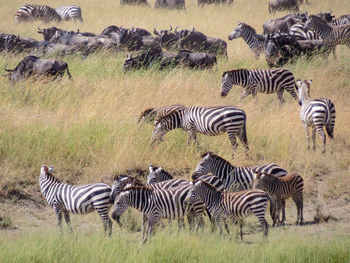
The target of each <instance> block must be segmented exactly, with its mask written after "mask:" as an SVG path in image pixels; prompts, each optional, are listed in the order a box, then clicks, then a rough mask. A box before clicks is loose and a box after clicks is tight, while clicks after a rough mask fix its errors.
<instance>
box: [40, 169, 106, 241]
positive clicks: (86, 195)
mask: <svg viewBox="0 0 350 263" xmlns="http://www.w3.org/2000/svg"><path fill="white" fill-rule="evenodd" d="M39 185H40V189H41V192H42V194H43V195H44V196H45V198H46V200H47V202H48V204H49V205H50V206H51V207H52V208H53V209H54V210H55V213H56V215H57V219H58V225H59V226H60V227H61V222H62V213H63V215H64V219H65V221H66V223H67V224H68V225H69V222H70V218H69V212H71V213H73V214H87V213H91V212H92V211H94V210H96V211H97V213H98V214H99V215H100V217H101V219H102V221H103V223H104V229H105V232H106V233H107V232H108V235H111V233H112V221H111V220H110V219H109V216H108V212H109V209H110V207H111V203H110V201H109V196H110V193H111V187H110V186H109V185H107V184H104V183H94V184H87V185H80V186H76V185H69V184H65V183H62V182H60V181H59V180H58V179H57V178H55V177H54V176H53V175H52V169H50V170H49V169H48V168H47V167H46V166H42V167H41V171H40V177H39Z"/></svg>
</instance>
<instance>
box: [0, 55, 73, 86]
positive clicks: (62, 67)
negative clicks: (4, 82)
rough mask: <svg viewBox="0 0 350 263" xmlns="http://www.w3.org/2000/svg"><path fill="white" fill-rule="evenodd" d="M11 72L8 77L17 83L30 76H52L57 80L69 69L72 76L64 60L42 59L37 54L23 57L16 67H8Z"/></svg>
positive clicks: (69, 75)
mask: <svg viewBox="0 0 350 263" xmlns="http://www.w3.org/2000/svg"><path fill="white" fill-rule="evenodd" d="M4 69H5V71H7V72H9V73H8V74H7V75H8V78H9V81H10V82H11V83H16V82H18V81H21V80H25V79H28V78H30V77H52V80H55V79H56V78H57V77H59V76H60V77H62V76H63V75H64V72H65V71H67V74H68V77H69V78H70V79H71V78H72V76H71V74H70V72H69V70H68V64H67V63H66V62H64V61H62V60H54V59H40V58H38V57H35V56H27V57H25V58H24V59H22V60H21V61H20V62H19V63H18V65H17V67H16V68H15V69H7V68H6V66H5V67H4Z"/></svg>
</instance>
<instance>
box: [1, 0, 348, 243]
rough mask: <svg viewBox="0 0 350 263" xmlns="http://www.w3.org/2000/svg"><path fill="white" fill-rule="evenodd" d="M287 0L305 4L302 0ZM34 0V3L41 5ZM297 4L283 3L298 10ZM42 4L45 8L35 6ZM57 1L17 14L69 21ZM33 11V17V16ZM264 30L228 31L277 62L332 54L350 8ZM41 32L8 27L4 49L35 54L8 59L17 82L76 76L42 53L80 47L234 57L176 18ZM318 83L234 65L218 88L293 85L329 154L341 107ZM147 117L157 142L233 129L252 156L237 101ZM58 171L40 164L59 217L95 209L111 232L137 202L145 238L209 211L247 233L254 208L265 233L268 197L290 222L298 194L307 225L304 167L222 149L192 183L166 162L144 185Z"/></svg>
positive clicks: (180, 58) (344, 38) (185, 63)
mask: <svg viewBox="0 0 350 263" xmlns="http://www.w3.org/2000/svg"><path fill="white" fill-rule="evenodd" d="M280 1H281V0H274V1H270V4H269V9H270V10H273V9H278V8H277V6H278V3H279V2H280ZM157 2H158V1H157ZM159 2H161V1H159ZM166 2H167V3H168V2H169V1H166ZM285 2H290V3H292V4H293V3H296V5H298V3H299V2H300V1H288V0H287V1H285ZM183 3H184V2H183ZM198 3H199V2H198ZM159 5H162V3H159ZM29 6H33V9H31V8H29ZM291 6H292V7H290V6H289V5H288V6H284V7H283V8H285V9H288V8H294V7H293V5H291ZM35 8H37V9H38V10H36V11H34V10H35ZM58 9H59V8H58ZM58 9H56V13H57V14H60V15H59V16H56V14H55V13H54V12H53V11H55V10H54V9H52V8H51V9H45V10H46V11H45V14H46V15H49V16H52V18H47V17H43V15H42V14H40V10H41V9H40V8H39V7H38V6H35V5H26V6H24V7H21V8H20V9H19V11H18V12H17V13H16V15H15V21H16V22H20V21H30V20H34V19H42V20H43V21H52V20H55V19H56V18H55V17H57V19H56V21H60V19H61V20H62V19H63V20H64V18H63V17H61V13H62V12H59V11H58ZM43 10H44V8H43ZM74 10H79V14H80V17H79V18H72V19H78V20H81V21H82V17H81V10H80V8H75V9H74ZM295 10H298V9H295ZM25 12H27V15H25V14H24V13H25ZM52 14H53V15H52ZM30 15H31V16H32V18H29V16H30ZM60 17H61V18H60ZM59 18H60V19H59ZM263 30H264V33H263V34H261V35H260V34H257V33H256V30H255V29H254V28H253V27H251V26H249V25H248V24H246V23H242V22H240V23H238V26H237V27H236V28H235V29H234V30H233V32H232V33H231V34H230V35H229V36H228V38H229V40H233V39H236V38H239V37H242V38H243V39H244V41H245V42H246V43H247V44H248V45H249V48H250V49H251V50H252V51H253V52H254V54H255V56H256V57H259V55H260V53H261V52H263V51H265V56H266V60H267V62H268V65H269V66H271V67H273V66H281V65H283V64H285V63H287V62H293V61H294V60H295V59H296V58H298V57H300V56H304V55H305V56H306V57H307V58H310V57H311V56H316V55H319V54H321V55H325V56H327V55H328V54H329V53H330V52H333V53H335V47H336V46H337V45H338V44H345V45H347V46H348V47H350V15H343V16H341V17H339V18H337V19H334V16H332V15H331V12H326V13H319V14H316V15H308V14H307V13H301V14H300V13H295V14H290V15H287V16H285V17H282V18H280V19H275V20H270V21H268V22H266V23H265V24H264V25H263ZM38 33H39V34H42V35H43V39H44V40H43V41H37V40H35V39H28V38H21V37H20V36H15V35H9V34H5V33H2V34H1V36H0V51H2V52H6V53H16V54H21V53H30V54H31V55H30V56H27V57H25V58H24V59H23V60H21V61H20V62H19V64H18V65H17V67H16V68H15V69H7V68H6V66H5V70H6V71H8V72H9V73H8V74H7V75H8V77H9V80H10V81H11V82H18V81H20V80H25V79H28V78H30V77H31V78H37V77H44V78H48V77H50V78H52V79H55V78H57V77H58V76H62V75H63V74H64V73H65V72H67V75H68V77H69V78H71V74H70V72H69V70H68V65H67V63H65V62H63V61H61V60H53V59H41V58H39V57H40V56H43V55H54V54H56V55H58V56H61V57H63V56H65V55H69V54H79V56H81V57H82V58H85V57H86V56H89V55H90V54H92V53H93V52H99V51H101V50H112V51H115V52H120V51H127V52H132V53H133V54H129V55H128V57H127V58H126V60H125V62H124V66H123V70H124V71H129V70H137V69H141V68H143V69H144V68H148V67H150V66H152V65H156V66H158V67H159V69H163V68H165V67H176V66H181V67H185V68H186V67H189V68H196V69H209V68H212V67H213V66H214V65H215V64H216V61H217V57H218V58H222V59H227V57H228V56H227V43H226V42H225V41H224V40H221V39H218V38H214V37H210V36H207V35H205V34H204V33H202V32H199V31H196V30H195V29H194V28H192V29H181V30H179V29H178V27H176V28H174V29H173V27H172V26H170V28H169V29H157V27H156V28H154V29H153V35H152V33H151V32H149V31H148V30H146V29H142V28H135V27H132V28H124V27H122V26H115V25H112V26H108V27H107V28H105V29H104V30H103V31H102V32H101V34H94V33H91V32H79V31H76V32H74V31H66V30H62V29H59V28H56V27H50V28H44V29H41V28H38ZM311 83H312V81H311V80H309V81H307V80H303V81H302V80H297V81H296V80H295V78H294V75H293V73H292V72H291V71H289V70H287V69H283V68H273V69H252V70H248V69H233V70H229V71H225V72H223V74H222V79H221V87H220V88H221V96H222V97H224V96H226V95H227V94H228V92H229V91H230V89H231V88H232V86H233V85H239V86H242V87H243V90H244V91H243V93H242V95H241V99H243V98H244V97H246V96H248V95H252V96H256V95H257V93H258V92H260V93H266V94H271V93H277V97H278V100H279V102H280V104H282V103H283V92H284V90H286V91H287V92H288V93H289V94H290V95H291V96H292V97H293V98H294V99H295V100H298V102H299V104H300V106H301V110H300V117H301V121H302V124H303V125H304V127H305V130H306V134H307V139H308V148H310V142H309V141H310V136H309V131H308V130H309V127H312V139H313V149H314V150H316V145H315V137H316V132H317V133H318V134H319V135H320V136H321V138H322V141H323V148H322V152H325V151H326V135H325V132H324V128H325V129H326V133H327V135H328V136H329V138H331V139H333V138H334V125H335V116H336V114H335V106H334V104H333V102H332V101H331V100H329V99H324V98H322V99H317V100H311V99H310V88H311ZM139 122H140V123H142V124H144V123H152V124H154V130H153V133H152V136H151V144H152V145H153V146H155V144H156V143H159V142H161V141H164V136H165V135H166V133H167V132H169V131H171V130H174V129H177V128H182V129H183V130H185V131H186V132H187V134H188V144H189V143H190V142H191V140H193V141H194V142H195V144H196V145H197V146H198V144H199V143H198V140H197V132H199V133H201V134H204V135H209V136H216V135H219V134H222V133H227V135H228V138H229V141H230V143H231V146H232V150H233V151H232V153H233V156H232V158H233V157H234V153H235V150H236V148H237V146H238V143H237V138H238V139H239V140H240V142H241V143H242V145H243V146H244V149H245V152H246V154H247V156H248V155H249V146H248V134H247V130H246V125H247V116H246V113H245V111H244V110H242V109H240V108H238V107H235V106H230V105H226V106H222V105H220V106H219V105H215V106H211V107H200V106H185V105H180V104H177V105H169V106H162V107H152V108H148V109H146V110H145V111H143V112H142V113H141V114H140V117H139ZM53 173H54V168H53V166H52V167H51V168H48V167H46V166H42V168H41V172H40V178H39V185H40V188H41V191H42V193H43V195H44V196H45V197H46V199H47V201H48V203H49V204H50V205H51V206H52V207H53V208H54V210H55V213H56V215H57V218H58V224H59V225H61V221H62V214H63V215H64V218H65V221H66V222H67V223H69V221H70V218H69V213H70V212H72V213H78V214H85V213H89V212H92V211H94V210H96V211H97V212H98V214H99V215H100V217H101V218H102V220H103V222H104V227H105V231H106V232H107V233H108V234H109V235H110V234H111V231H112V221H111V220H110V218H109V215H108V213H109V210H110V207H111V206H112V205H113V212H112V217H113V219H115V220H116V221H117V222H118V224H119V225H120V226H122V225H121V223H120V216H121V215H122V214H123V213H124V212H125V211H126V210H127V209H128V208H129V207H134V208H136V209H137V210H139V211H140V212H142V213H143V217H142V219H143V239H144V241H146V240H147V238H148V237H149V235H150V234H151V232H152V231H153V230H154V227H155V226H156V225H157V224H158V223H159V222H160V220H161V219H178V221H179V223H180V224H183V221H184V217H185V216H186V217H187V219H188V222H189V225H190V227H191V228H193V227H203V224H204V221H203V215H205V214H206V215H207V216H208V217H209V218H210V220H211V222H212V224H213V226H215V225H217V226H219V227H220V229H221V228H222V223H223V225H224V226H225V229H226V230H227V231H229V229H228V226H227V223H228V221H227V219H229V218H231V219H233V220H236V221H238V222H240V228H241V237H242V235H243V232H242V223H241V222H242V221H241V219H244V218H245V217H246V216H248V215H249V214H254V215H255V216H256V217H257V218H258V221H259V222H260V224H261V225H262V227H263V229H264V235H267V234H268V223H267V221H266V219H265V210H266V207H267V204H268V203H270V207H271V209H270V215H271V218H272V220H273V226H275V225H276V224H282V225H283V224H284V222H285V220H286V216H285V200H286V199H288V198H290V197H291V198H292V199H293V201H294V202H295V204H296V207H297V222H296V223H297V224H300V225H301V224H303V188H304V182H303V178H302V176H300V175H298V174H288V172H287V171H286V170H285V169H283V168H282V167H280V166H279V165H277V164H273V163H269V164H263V165H255V166H252V167H236V166H233V165H232V164H230V162H228V161H227V160H225V159H223V158H222V157H220V156H218V155H216V154H214V153H212V152H206V153H204V154H203V155H202V159H201V160H200V161H199V163H198V165H197V167H196V168H195V169H194V172H193V174H192V181H188V180H185V179H179V178H173V177H172V176H171V175H170V174H169V173H168V172H166V171H165V170H164V169H163V168H162V167H153V166H152V165H150V166H149V175H148V180H147V183H146V184H145V183H144V182H142V181H141V180H140V179H138V178H135V177H132V176H129V175H125V174H121V175H118V176H115V177H114V179H113V182H112V186H110V185H108V184H104V183H96V184H89V185H83V186H74V185H68V184H65V183H62V182H60V181H59V180H58V179H57V178H56V177H55V176H54V175H53ZM281 211H282V219H280V212H281Z"/></svg>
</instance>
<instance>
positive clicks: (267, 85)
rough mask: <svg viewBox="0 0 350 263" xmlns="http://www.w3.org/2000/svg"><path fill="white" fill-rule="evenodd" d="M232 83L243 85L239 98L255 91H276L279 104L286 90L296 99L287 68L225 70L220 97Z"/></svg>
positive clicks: (292, 80)
mask: <svg viewBox="0 0 350 263" xmlns="http://www.w3.org/2000/svg"><path fill="white" fill-rule="evenodd" d="M232 85H239V86H242V87H243V93H242V94H241V97H240V99H241V100H242V99H243V98H245V97H247V96H248V95H250V94H252V96H253V97H255V96H256V94H257V92H261V93H265V94H271V93H274V92H277V97H278V100H279V102H280V104H282V103H283V91H284V90H286V91H287V92H288V93H289V94H290V95H292V97H293V98H294V99H295V100H296V99H297V95H296V93H295V88H294V87H295V80H294V76H293V73H292V72H291V71H289V70H288V69H283V68H275V69H252V70H248V69H235V70H231V71H225V72H224V73H223V74H222V80H221V97H225V96H226V95H227V94H228V93H229V91H230V90H231V88H232Z"/></svg>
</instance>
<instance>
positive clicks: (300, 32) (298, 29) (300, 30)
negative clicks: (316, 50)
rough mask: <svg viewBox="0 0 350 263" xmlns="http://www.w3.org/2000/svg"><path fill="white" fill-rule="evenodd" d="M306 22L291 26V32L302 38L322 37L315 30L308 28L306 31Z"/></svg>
mask: <svg viewBox="0 0 350 263" xmlns="http://www.w3.org/2000/svg"><path fill="white" fill-rule="evenodd" d="M304 27H305V23H303V22H299V23H296V24H294V25H292V26H291V28H290V29H289V34H291V35H293V36H296V37H298V38H300V39H302V40H314V39H320V38H319V36H318V35H317V33H316V32H315V31H312V30H308V31H305V29H304Z"/></svg>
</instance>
